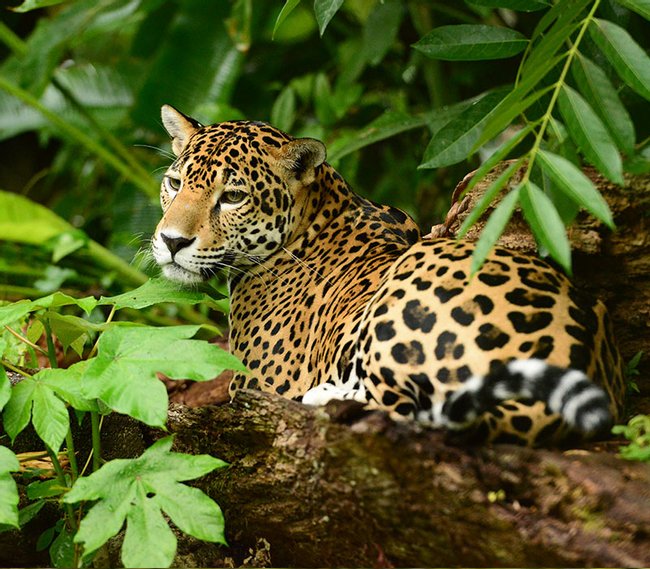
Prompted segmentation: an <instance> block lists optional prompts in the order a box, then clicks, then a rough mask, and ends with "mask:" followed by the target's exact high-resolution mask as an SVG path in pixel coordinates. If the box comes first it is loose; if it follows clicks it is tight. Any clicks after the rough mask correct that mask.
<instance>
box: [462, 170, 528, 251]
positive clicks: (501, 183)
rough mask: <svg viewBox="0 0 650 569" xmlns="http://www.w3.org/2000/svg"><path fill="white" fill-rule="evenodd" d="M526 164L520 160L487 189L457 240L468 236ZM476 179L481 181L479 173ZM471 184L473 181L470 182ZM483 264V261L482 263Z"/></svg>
mask: <svg viewBox="0 0 650 569" xmlns="http://www.w3.org/2000/svg"><path fill="white" fill-rule="evenodd" d="M523 163H524V159H523V158H520V159H519V160H516V161H515V162H513V163H512V164H510V166H508V167H507V168H506V169H505V170H504V171H503V172H502V173H501V174H500V175H499V176H498V177H497V178H496V179H495V180H494V181H493V182H492V183H491V184H490V185H489V186H488V187H487V188H486V189H485V193H484V194H483V195H482V196H481V198H480V199H479V200H478V202H477V203H476V205H475V206H474V207H473V208H472V211H470V213H469V215H468V216H467V217H466V218H465V219H464V221H463V223H462V225H461V226H460V228H459V229H458V232H457V233H456V238H457V239H462V238H463V237H464V236H465V235H466V234H467V231H468V230H469V228H470V227H472V225H474V224H475V223H476V221H477V220H478V219H479V217H481V215H483V212H484V211H485V210H486V209H487V208H488V206H489V205H490V204H491V203H492V200H494V198H496V197H497V195H498V194H499V192H500V191H501V190H502V189H503V188H504V187H505V185H506V184H507V183H508V180H510V178H511V177H512V176H513V174H514V173H515V172H516V171H517V170H518V169H519V168H520V167H521V165H522V164H523ZM474 179H476V180H478V181H480V179H481V177H479V176H478V171H477V173H476V174H474V177H473V178H472V181H473V180H474ZM470 184H471V181H470ZM497 239H498V237H497ZM481 262H482V261H481Z"/></svg>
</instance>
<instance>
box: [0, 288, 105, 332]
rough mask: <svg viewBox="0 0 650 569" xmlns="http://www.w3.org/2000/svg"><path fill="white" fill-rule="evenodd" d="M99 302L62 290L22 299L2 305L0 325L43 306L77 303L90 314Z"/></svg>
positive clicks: (89, 297)
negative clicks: (68, 293)
mask: <svg viewBox="0 0 650 569" xmlns="http://www.w3.org/2000/svg"><path fill="white" fill-rule="evenodd" d="M97 303H98V300H97V299H96V298H93V297H92V296H87V297H84V298H73V297H71V296H69V295H67V294H64V293H62V292H55V293H53V294H50V295H48V296H44V297H43V298H38V299H36V300H20V301H18V302H14V303H13V304H8V305H7V306H3V307H0V326H5V325H7V324H11V323H12V322H15V321H16V320H19V319H21V318H23V317H24V316H25V315H27V314H29V313H30V312H35V311H37V310H41V309H43V308H58V307H59V306H70V305H75V306H78V307H79V308H81V309H82V310H84V312H86V314H90V313H91V312H92V310H93V309H94V308H95V306H97Z"/></svg>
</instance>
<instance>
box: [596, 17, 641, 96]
mask: <svg viewBox="0 0 650 569" xmlns="http://www.w3.org/2000/svg"><path fill="white" fill-rule="evenodd" d="M589 33H590V35H591V38H592V39H593V40H594V41H595V42H596V44H597V45H598V47H599V48H600V49H601V51H602V52H603V53H604V54H605V55H606V56H607V59H609V62H610V63H611V64H612V67H613V68H614V69H615V71H616V72H617V73H618V74H619V76H620V77H621V79H623V81H625V82H626V83H627V84H628V85H629V86H630V87H631V88H632V89H634V90H635V91H636V92H637V93H638V94H639V95H641V96H642V97H644V98H646V99H648V100H649V101H650V57H648V55H647V54H646V52H645V51H644V50H643V48H642V47H641V46H639V44H638V43H636V42H635V41H634V40H633V39H632V36H631V35H630V34H629V33H628V32H627V31H626V30H624V29H623V28H621V27H620V26H617V25H616V24H614V23H612V22H609V21H607V20H600V19H598V18H594V21H593V23H592V25H590V26H589Z"/></svg>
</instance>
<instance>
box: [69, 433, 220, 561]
mask: <svg viewBox="0 0 650 569" xmlns="http://www.w3.org/2000/svg"><path fill="white" fill-rule="evenodd" d="M171 444H172V437H166V438H164V439H161V440H159V441H158V442H156V443H155V444H154V445H152V446H151V447H149V448H148V449H147V450H146V451H145V452H144V453H143V454H142V456H140V457H139V458H136V459H116V460H112V461H111V462H108V463H106V464H105V465H104V466H102V468H100V469H99V470H98V471H97V472H94V473H93V474H91V475H90V476H88V477H86V478H80V479H78V480H77V482H76V483H75V485H74V486H73V488H72V490H70V492H69V493H68V494H67V495H66V496H65V497H64V499H63V500H64V502H66V503H76V502H81V501H88V500H99V502H97V503H96V504H95V505H94V506H93V507H92V508H91V509H90V511H89V512H88V514H87V515H86V517H85V518H84V519H83V520H82V521H81V524H80V527H79V531H78V532H77V535H76V536H75V538H74V541H75V542H76V543H83V544H84V554H85V555H88V554H90V553H92V552H93V551H95V550H96V549H98V548H99V547H101V545H102V544H103V543H105V542H106V541H107V540H108V539H110V538H111V537H112V536H114V535H115V534H116V533H117V532H118V531H120V529H121V528H122V526H123V525H124V521H125V520H127V528H126V535H125V538H124V546H123V549H122V561H123V562H124V565H125V566H126V567H134V566H151V565H152V564H153V565H154V566H157V567H167V566H169V565H170V564H171V562H172V560H173V557H174V553H175V551H176V540H175V538H174V537H173V534H171V532H170V531H169V528H168V526H167V524H166V523H165V522H164V518H163V517H162V514H161V509H162V510H164V511H165V512H166V513H167V514H168V515H169V517H170V518H171V520H172V522H174V524H176V525H177V526H178V527H179V528H181V529H184V530H185V529H190V530H194V529H196V522H195V524H188V523H187V521H186V519H185V518H187V517H188V516H191V515H192V513H193V512H198V516H197V522H198V520H199V519H200V520H201V521H202V522H203V523H204V528H203V529H202V530H201V531H200V532H199V533H200V538H201V539H204V540H207V541H213V542H218V543H225V538H224V535H223V516H222V514H221V510H220V509H219V506H218V505H217V504H214V503H213V504H214V506H213V507H212V510H211V511H212V512H213V513H214V519H212V518H211V517H210V515H206V512H207V509H206V507H205V505H204V502H205V500H206V499H207V500H209V498H207V496H205V495H204V494H203V493H202V492H200V491H198V490H197V491H194V490H195V489H192V490H191V491H190V492H187V490H189V488H187V487H186V486H184V485H182V484H180V482H182V481H185V480H192V479H195V478H198V477H200V476H203V475H205V474H207V473H209V472H212V471H213V470H216V469H218V468H223V467H224V466H226V463H225V462H223V461H222V460H219V459H218V458H214V457H211V456H209V455H199V456H191V455H186V454H180V453H172V452H170V449H171ZM198 494H201V498H197V496H198ZM180 496H182V497H183V502H184V504H183V507H184V509H185V513H182V514H180V515H179V516H177V514H178V512H177V511H176V510H175V509H174V507H173V506H171V507H170V506H169V504H170V503H171V504H176V503H177V502H178V500H179V497H180ZM192 535H195V534H192ZM197 537H198V536H197Z"/></svg>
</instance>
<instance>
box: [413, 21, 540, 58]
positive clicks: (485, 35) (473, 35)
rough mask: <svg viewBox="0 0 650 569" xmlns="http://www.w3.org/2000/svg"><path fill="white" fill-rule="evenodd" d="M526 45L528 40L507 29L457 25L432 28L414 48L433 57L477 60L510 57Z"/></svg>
mask: <svg viewBox="0 0 650 569" xmlns="http://www.w3.org/2000/svg"><path fill="white" fill-rule="evenodd" d="M527 45H528V40H527V39H526V38H525V37H524V36H523V35H521V34H520V33H519V32H517V31H516V30H512V29H510V28H503V27H498V26H485V25H472V24H457V25H453V26H440V27H438V28H435V29H434V30H432V31H431V32H429V33H428V34H427V35H426V36H424V37H423V38H422V39H421V40H420V41H418V42H417V43H415V44H413V47H414V48H415V49H417V50H418V51H420V52H422V53H423V54H424V55H426V56H427V57H431V58H433V59H445V60H449V61H479V60H484V59H503V58H506V57H512V56H513V55H516V54H518V53H520V52H521V51H523V50H524V49H526V46H527Z"/></svg>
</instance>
